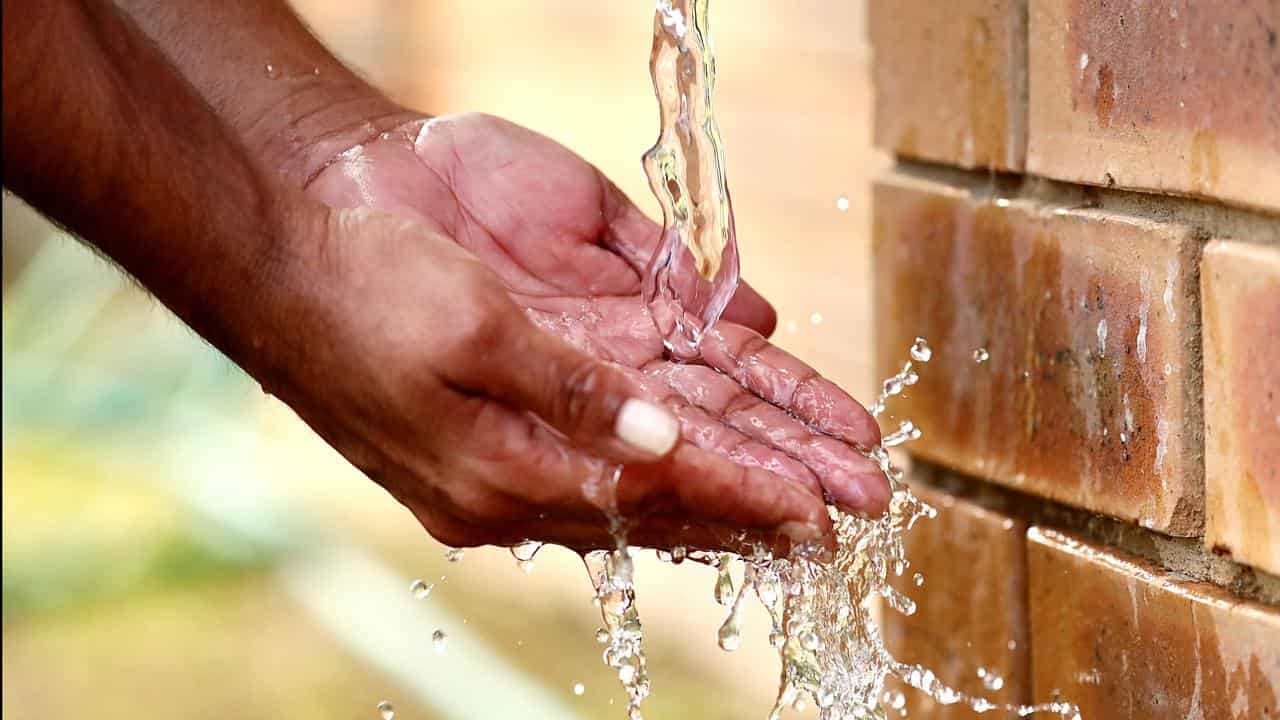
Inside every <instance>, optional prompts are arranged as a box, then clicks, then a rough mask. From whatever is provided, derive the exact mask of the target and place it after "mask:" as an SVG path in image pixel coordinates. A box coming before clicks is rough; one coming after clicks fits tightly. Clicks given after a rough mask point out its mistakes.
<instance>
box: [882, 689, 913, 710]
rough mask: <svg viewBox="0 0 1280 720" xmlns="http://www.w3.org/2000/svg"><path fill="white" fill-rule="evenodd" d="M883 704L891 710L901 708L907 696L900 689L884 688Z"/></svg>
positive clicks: (905, 702)
mask: <svg viewBox="0 0 1280 720" xmlns="http://www.w3.org/2000/svg"><path fill="white" fill-rule="evenodd" d="M884 704H885V705H888V706H889V708H891V709H893V710H901V709H902V708H903V707H905V706H906V704H907V696H906V695H903V694H902V691H900V690H885V691H884Z"/></svg>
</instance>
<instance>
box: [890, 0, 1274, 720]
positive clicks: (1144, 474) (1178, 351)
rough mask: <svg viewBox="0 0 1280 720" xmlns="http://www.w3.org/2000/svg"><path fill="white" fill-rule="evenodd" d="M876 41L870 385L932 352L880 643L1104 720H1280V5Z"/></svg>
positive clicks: (910, 8) (1044, 8) (1228, 3)
mask: <svg viewBox="0 0 1280 720" xmlns="http://www.w3.org/2000/svg"><path fill="white" fill-rule="evenodd" d="M868 27H869V31H870V33H871V44H872V47H873V51H874V56H873V68H874V70H873V78H874V83H875V100H876V118H875V123H874V126H875V140H876V143H877V145H879V146H881V147H883V148H884V149H886V150H889V151H891V152H892V153H893V154H894V155H895V157H896V159H897V163H896V165H895V167H894V168H893V169H892V170H891V171H889V172H888V173H887V174H885V175H884V176H883V177H882V178H881V179H880V180H878V181H877V182H876V184H875V188H874V191H873V196H872V197H873V200H872V202H873V233H872V234H873V269H874V276H875V317H876V323H877V324H876V347H877V353H878V355H877V358H876V367H877V371H878V374H879V376H880V377H886V376H888V375H891V374H892V373H893V372H895V371H896V370H897V369H898V368H900V367H901V363H902V361H903V359H904V357H905V351H906V348H907V347H908V346H909V345H910V344H911V341H912V340H913V339H914V338H915V337H916V336H922V337H925V338H927V339H928V340H929V342H930V344H931V345H932V346H933V348H934V358H933V360H932V361H931V362H930V363H929V364H928V365H927V366H925V367H924V369H923V370H922V371H921V373H920V375H921V380H920V383H919V384H918V385H916V386H915V387H914V388H912V391H911V392H909V394H908V396H906V397H904V398H902V399H901V400H899V401H898V402H897V403H896V404H892V405H891V406H890V412H891V413H893V414H894V415H896V416H898V417H900V418H910V419H912V420H913V421H914V422H915V423H916V424H917V425H918V426H919V427H920V428H921V429H922V431H923V436H922V437H921V439H920V440H918V441H917V442H915V443H913V444H912V445H911V446H910V447H909V448H908V449H909V451H910V453H911V455H912V458H911V464H912V471H911V482H912V484H913V486H914V487H915V489H916V490H917V492H918V493H919V494H920V495H922V496H923V497H925V498H926V499H927V500H928V501H929V502H930V503H931V504H933V505H935V506H937V507H938V508H939V515H938V518H937V519H935V520H933V521H932V522H931V523H926V524H925V525H924V526H922V527H920V528H919V529H917V530H916V531H915V532H913V534H912V535H911V536H910V537H909V540H908V542H909V546H910V547H909V551H910V555H909V557H910V558H912V565H913V567H912V568H911V569H909V570H907V572H906V574H905V575H904V577H903V581H902V587H901V589H902V590H904V591H905V592H907V594H909V595H911V596H913V597H915V598H916V599H917V600H918V601H919V606H920V610H919V612H917V613H916V614H915V615H913V616H910V617H904V616H900V615H897V614H895V613H888V617H886V628H885V636H886V641H887V642H888V644H889V645H890V648H891V649H892V650H893V651H894V652H895V654H896V655H897V656H898V657H900V658H901V659H904V660H908V661H912V662H924V663H925V664H928V665H929V666H931V667H933V668H935V669H936V670H937V671H938V673H939V676H940V677H941V678H942V679H943V680H945V681H947V682H950V683H952V684H954V685H956V686H958V687H959V688H961V689H962V690H967V691H969V692H979V693H981V694H985V695H987V696H990V697H993V699H999V700H1005V701H1016V702H1044V701H1048V700H1052V699H1054V698H1055V696H1060V697H1062V698H1064V699H1067V700H1070V701H1072V702H1076V703H1078V704H1079V705H1080V706H1081V710H1082V713H1083V716H1084V717H1085V718H1086V719H1089V720H1092V719H1094V718H1249V719H1253V718H1280V47H1278V43H1277V32H1280V1H1277V0H1221V1H1213V2H1211V1H1209V0H1200V1H1198V2H1197V1H1195V0H1172V1H1171V2H1160V3H1156V2H1149V1H1147V0H956V1H955V2H950V3H942V2H912V3H902V2H897V0H871V2H870V3H869V22H868ZM915 572H920V573H921V574H922V576H923V581H922V583H921V584H919V585H917V583H916V581H915V580H914V577H913V575H914V573H915ZM979 669H981V671H982V673H983V675H985V678H984V677H980V676H979V675H978V671H979ZM992 677H998V678H999V682H992V680H991V678H992ZM908 697H909V698H911V700H910V703H911V704H910V705H909V706H908V710H909V711H910V717H913V718H922V717H923V718H944V717H945V718H959V717H969V716H971V715H973V713H970V712H967V711H962V710H961V709H960V708H958V707H956V706H952V707H941V706H937V705H936V704H934V703H932V702H931V701H929V700H928V699H927V698H922V697H919V696H914V697H913V696H912V694H911V693H908Z"/></svg>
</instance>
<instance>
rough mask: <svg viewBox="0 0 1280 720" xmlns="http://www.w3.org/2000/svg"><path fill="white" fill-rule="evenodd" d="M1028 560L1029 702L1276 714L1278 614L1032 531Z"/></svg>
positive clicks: (1165, 712)
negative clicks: (1058, 699) (1054, 698)
mask: <svg viewBox="0 0 1280 720" xmlns="http://www.w3.org/2000/svg"><path fill="white" fill-rule="evenodd" d="M1027 538H1028V548H1027V567H1028V579H1027V582H1028V585H1029V588H1030V594H1029V598H1030V600H1029V602H1030V609H1031V667H1032V668H1033V670H1032V673H1033V697H1034V699H1035V700H1037V701H1045V700H1048V699H1050V698H1051V697H1052V696H1053V695H1054V694H1056V693H1059V692H1060V693H1061V696H1062V698H1063V699H1064V700H1067V701H1069V702H1073V703H1076V704H1077V705H1079V706H1080V711H1081V715H1082V716H1083V717H1084V718H1088V720H1100V719H1102V718H1143V719H1144V720H1161V719H1163V718H1169V719H1170V720H1172V719H1173V718H1177V719H1178V720H1183V719H1184V718H1201V719H1205V720H1208V719H1209V718H1213V719H1215V720H1216V719H1218V718H1223V719H1225V718H1239V719H1240V720H1245V719H1247V720H1267V719H1269V718H1270V719H1274V718H1277V717H1280V709H1278V707H1277V694H1278V693H1280V611H1278V610H1277V609H1276V608H1274V607H1270V606H1265V605H1260V604H1255V603H1249V602H1244V601H1241V600H1238V599H1236V598H1234V597H1232V596H1230V595H1228V594H1227V593H1225V592H1224V591H1223V590H1221V589H1219V588H1218V587H1216V586H1213V585H1208V584H1203V583H1193V582H1185V581H1182V580H1179V579H1177V578H1176V577H1174V576H1173V575H1171V574H1169V573H1166V572H1164V571H1163V570H1161V569H1160V568H1158V567H1155V566H1153V565H1151V564H1149V563H1147V562H1145V561H1142V560H1139V559H1137V558H1134V557H1131V556H1122V555H1119V554H1116V553H1114V552H1111V551H1109V550H1107V549H1104V548H1101V547H1098V546H1094V545H1091V544H1088V543H1085V542H1081V541H1079V540H1077V539H1075V538H1073V537H1071V536H1068V535H1065V534H1061V533H1057V532H1053V531H1049V530H1043V529H1040V528H1032V529H1031V530H1030V531H1029V532H1028V534H1027Z"/></svg>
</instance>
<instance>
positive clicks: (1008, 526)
mask: <svg viewBox="0 0 1280 720" xmlns="http://www.w3.org/2000/svg"><path fill="white" fill-rule="evenodd" d="M1000 527H1002V528H1004V529H1005V530H1012V529H1013V518H1005V519H1004V520H1001V521H1000Z"/></svg>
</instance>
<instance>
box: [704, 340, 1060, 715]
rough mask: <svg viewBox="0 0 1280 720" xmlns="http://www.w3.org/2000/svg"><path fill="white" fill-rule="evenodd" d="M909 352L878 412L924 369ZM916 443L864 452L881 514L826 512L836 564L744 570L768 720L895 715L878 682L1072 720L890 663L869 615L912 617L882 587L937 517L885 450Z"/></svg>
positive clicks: (797, 558) (793, 563)
mask: <svg viewBox="0 0 1280 720" xmlns="http://www.w3.org/2000/svg"><path fill="white" fill-rule="evenodd" d="M909 352H910V355H911V357H912V361H908V362H907V363H906V364H905V366H904V367H903V369H902V371H901V372H899V373H898V374H896V375H895V376H894V377H892V378H890V379H889V380H886V381H885V383H884V391H883V393H882V395H881V397H880V399H879V401H878V402H877V406H878V408H879V410H880V411H883V409H884V403H885V401H886V400H887V398H888V397H891V396H893V395H897V394H899V393H900V392H901V391H902V389H903V388H904V387H906V386H909V385H912V384H914V383H915V382H916V380H917V379H918V376H917V375H916V373H915V371H914V368H913V361H914V362H921V363H925V362H928V360H929V359H930V358H931V357H932V350H930V349H929V346H928V343H927V342H925V341H924V339H923V338H919V339H917V340H916V342H915V343H914V344H913V345H912V347H911V348H910V351H909ZM916 437H919V430H918V429H917V428H915V426H914V424H912V423H911V422H910V421H903V423H902V424H901V425H900V426H899V428H898V430H897V431H896V432H895V433H892V434H890V435H887V436H885V440H886V442H884V443H883V444H881V445H880V446H877V447H874V448H870V449H864V454H865V455H866V456H867V457H869V458H871V459H873V460H875V461H876V463H877V464H878V465H879V466H880V469H881V471H882V472H883V473H884V475H885V478H886V480H887V481H888V482H889V486H890V489H891V490H892V499H891V501H890V503H889V510H888V512H886V513H885V514H884V515H883V516H881V517H878V518H862V517H857V516H854V515H847V514H844V513H841V512H840V511H838V510H836V509H835V508H829V512H830V513H831V517H832V521H833V523H834V526H835V533H836V538H837V549H836V551H835V554H834V556H831V555H830V554H829V553H827V552H823V551H820V550H818V549H816V548H812V547H798V548H794V549H793V550H792V552H791V554H790V556H789V557H787V558H775V557H773V556H771V555H770V554H769V553H768V552H767V550H766V549H764V548H757V549H756V550H755V552H754V554H752V555H751V556H750V557H748V558H745V559H744V560H743V562H745V563H746V566H747V570H746V571H745V572H744V577H743V585H744V587H743V588H742V589H741V591H740V593H739V596H740V597H741V596H742V595H745V593H746V591H747V588H746V587H745V586H746V585H751V587H752V589H753V590H754V592H755V595H756V597H757V598H759V600H760V602H761V604H762V605H763V606H764V608H765V610H766V612H767V613H768V615H769V617H770V618H771V619H772V625H773V627H772V628H771V629H770V634H769V643H770V645H772V646H773V647H775V648H776V649H777V650H778V656H779V659H780V660H781V662H782V681H781V684H780V686H779V690H778V695H777V699H776V701H775V703H774V707H773V709H772V711H771V713H770V715H769V717H770V719H771V720H777V719H778V718H780V717H781V715H782V713H783V711H784V710H785V709H787V708H788V707H794V706H796V705H797V703H800V702H802V701H803V700H804V698H805V697H808V698H809V699H810V700H812V701H813V703H814V704H816V705H817V706H818V709H819V717H820V718H822V720H837V719H843V718H884V717H886V716H887V714H888V713H889V712H890V711H893V712H895V713H898V714H902V711H903V710H904V709H905V699H903V698H902V696H901V693H896V692H895V691H886V688H885V681H886V679H887V678H888V677H890V676H893V677H896V678H898V679H899V680H901V681H902V682H904V683H906V684H907V685H909V686H911V687H913V688H916V689H917V690H920V691H921V692H924V693H925V694H927V695H929V696H930V697H931V698H933V700H934V701H935V702H937V703H938V704H941V705H953V704H956V703H963V704H965V705H967V706H968V707H970V708H971V709H973V710H974V711H975V712H979V713H982V712H988V711H992V710H1003V711H1006V712H1009V713H1013V714H1015V715H1017V716H1019V717H1026V716H1029V715H1033V714H1036V713H1049V714H1054V715H1058V716H1059V717H1061V718H1064V719H1069V720H1079V717H1080V715H1079V710H1078V709H1077V708H1076V707H1075V706H1074V705H1072V704H1070V703H1067V702H1062V701H1054V702H1050V703H1044V704H1041V705H1005V704H997V703H994V702H992V701H990V700H988V699H986V698H981V697H975V696H970V695H966V694H964V693H962V692H960V691H958V690H956V689H955V688H952V687H950V686H949V685H947V684H945V683H943V682H942V681H941V680H939V679H938V677H937V676H936V675H935V674H934V673H933V671H932V670H929V669H928V668H925V667H922V666H919V665H910V664H907V663H901V662H898V661H897V660H895V659H894V658H893V656H892V655H890V653H889V652H888V650H887V649H886V648H885V647H884V644H883V642H882V641H881V638H880V632H879V628H878V627H877V625H876V623H875V621H874V620H873V618H872V615H871V608H872V606H873V604H874V602H875V600H876V598H884V600H885V602H886V603H887V604H888V606H889V607H890V608H892V609H894V610H895V611H897V612H901V613H903V614H907V615H910V614H912V613H913V612H915V603H914V602H913V601H912V600H911V599H910V598H908V597H906V596H905V595H903V594H901V593H900V592H898V591H897V590H896V589H895V588H894V587H893V586H892V584H891V583H890V579H891V578H892V577H897V576H901V575H903V573H904V572H905V571H906V570H907V568H908V567H909V566H910V563H909V561H908V559H907V557H906V551H905V548H904V544H903V540H904V535H905V533H906V532H908V531H909V530H910V529H911V528H912V527H913V526H914V525H915V523H916V522H917V521H919V520H920V519H922V518H923V519H928V518H933V517H935V516H936V514H937V511H936V510H935V509H934V508H932V507H930V506H929V505H928V504H926V503H924V502H922V501H921V500H920V499H918V498H917V497H915V495H913V494H912V492H911V490H910V488H908V487H906V486H905V485H902V484H901V479H902V477H903V472H902V470H901V469H900V468H897V467H895V466H894V464H893V463H892V461H891V459H890V457H889V453H888V452H887V450H886V449H885V447H886V446H888V445H889V444H890V443H902V442H907V441H909V440H912V439H915V438H916ZM914 580H915V583H916V585H917V586H919V585H921V584H923V576H922V575H920V574H919V573H916V574H915V576H914ZM718 585H719V581H718V580H717V587H718ZM778 590H781V592H779V591H778ZM721 632H722V633H723V628H722V630H721ZM739 632H740V630H739ZM981 676H982V678H983V683H984V687H986V688H987V689H988V690H999V689H1000V688H1001V687H1003V685H1004V679H1003V678H1001V677H1000V676H999V675H998V674H996V673H994V672H992V671H991V670H988V669H985V668H983V669H982V670H981Z"/></svg>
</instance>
